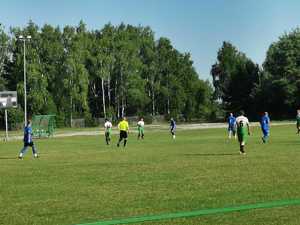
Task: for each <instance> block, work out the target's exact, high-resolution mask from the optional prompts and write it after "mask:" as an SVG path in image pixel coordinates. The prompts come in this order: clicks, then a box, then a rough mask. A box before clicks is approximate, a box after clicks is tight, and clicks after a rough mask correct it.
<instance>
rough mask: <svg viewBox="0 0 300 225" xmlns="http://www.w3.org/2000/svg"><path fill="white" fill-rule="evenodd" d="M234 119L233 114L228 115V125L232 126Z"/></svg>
mask: <svg viewBox="0 0 300 225" xmlns="http://www.w3.org/2000/svg"><path fill="white" fill-rule="evenodd" d="M235 121H236V118H235V117H234V116H229V117H228V125H229V126H234V125H235Z"/></svg>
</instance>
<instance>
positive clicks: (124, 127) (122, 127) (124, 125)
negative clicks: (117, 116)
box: [118, 120, 129, 131]
mask: <svg viewBox="0 0 300 225" xmlns="http://www.w3.org/2000/svg"><path fill="white" fill-rule="evenodd" d="M118 127H119V130H123V131H128V130H129V125H128V122H127V121H126V120H122V121H121V122H120V123H119V124H118Z"/></svg>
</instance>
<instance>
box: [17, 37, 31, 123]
mask: <svg viewBox="0 0 300 225" xmlns="http://www.w3.org/2000/svg"><path fill="white" fill-rule="evenodd" d="M18 39H19V40H20V41H23V48H24V55H23V62H24V124H25V126H27V90H26V41H29V40H30V39H31V36H30V35H27V36H23V35H20V36H19V37H18Z"/></svg>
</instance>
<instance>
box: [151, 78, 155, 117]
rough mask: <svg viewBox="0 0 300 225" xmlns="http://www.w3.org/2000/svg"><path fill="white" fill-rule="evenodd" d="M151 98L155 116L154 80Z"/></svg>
mask: <svg viewBox="0 0 300 225" xmlns="http://www.w3.org/2000/svg"><path fill="white" fill-rule="evenodd" d="M151 99H152V116H155V93H154V81H153V80H152V81H151Z"/></svg>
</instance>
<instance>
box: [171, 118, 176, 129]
mask: <svg viewBox="0 0 300 225" xmlns="http://www.w3.org/2000/svg"><path fill="white" fill-rule="evenodd" d="M170 127H171V129H172V130H174V129H175V128H176V123H175V120H171V123H170Z"/></svg>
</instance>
